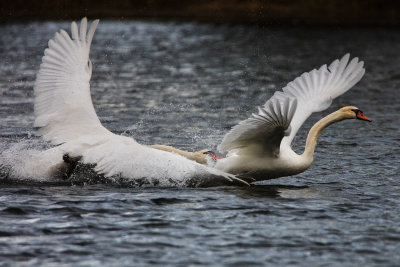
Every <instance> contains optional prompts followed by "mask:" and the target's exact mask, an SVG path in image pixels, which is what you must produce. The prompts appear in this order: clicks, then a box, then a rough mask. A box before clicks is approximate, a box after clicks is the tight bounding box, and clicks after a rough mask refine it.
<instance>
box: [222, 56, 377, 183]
mask: <svg viewBox="0 0 400 267" xmlns="http://www.w3.org/2000/svg"><path fill="white" fill-rule="evenodd" d="M348 62H349V55H345V56H344V57H343V58H342V59H341V60H340V61H339V60H335V61H334V62H333V63H332V64H331V65H330V66H329V68H328V67H327V66H326V65H324V66H322V67H321V68H320V69H319V70H313V71H311V72H308V73H304V74H303V75H302V76H300V77H298V78H296V79H295V80H294V81H293V82H291V83H289V84H288V85H287V86H286V87H285V88H283V90H282V91H278V92H276V93H275V94H274V95H273V96H272V97H271V98H270V99H269V100H268V101H267V102H266V104H265V105H264V106H263V107H262V108H259V112H258V114H253V115H252V117H250V118H249V119H247V120H244V121H242V122H240V123H239V124H238V125H236V126H235V127H234V128H233V129H232V130H231V131H230V132H229V133H228V134H226V135H225V137H224V139H223V141H222V143H221V144H220V145H219V147H218V148H219V150H220V151H221V152H228V154H227V157H226V158H224V159H220V160H218V161H217V163H216V165H215V168H217V169H219V170H223V171H225V172H229V173H233V174H239V175H242V176H249V177H252V178H254V179H256V180H266V179H272V178H277V177H282V176H289V175H294V174H297V173H300V172H303V171H305V170H306V169H308V168H309V167H310V165H311V164H312V162H313V156H314V150H315V146H316V144H317V139H318V137H319V135H320V133H321V131H322V130H323V129H324V128H326V127H327V126H329V125H330V124H332V123H335V122H338V121H341V120H345V119H361V120H367V121H370V120H369V119H368V118H367V117H365V116H364V115H363V114H362V112H361V111H360V110H359V109H357V108H356V107H352V106H349V107H344V108H341V109H340V110H338V111H336V112H333V113H331V114H330V115H328V116H326V117H325V118H323V119H321V120H320V121H318V122H317V123H316V124H315V125H314V126H313V127H312V128H311V130H310V132H309V134H308V137H307V142H306V146H305V150H304V153H303V154H301V155H298V154H296V153H295V152H294V151H293V150H292V149H291V146H290V145H291V142H292V140H293V138H294V137H295V135H296V133H297V131H298V129H299V128H300V127H301V125H302V124H303V123H304V121H305V120H306V119H307V118H308V117H309V116H310V115H311V114H312V113H313V112H318V111H322V110H325V109H327V108H328V107H329V106H330V105H331V103H332V100H333V99H334V98H336V97H338V96H339V95H341V94H343V93H345V92H346V91H347V90H349V89H350V88H351V87H353V86H354V85H355V84H356V83H357V82H358V81H359V80H360V79H361V77H362V76H363V75H364V72H365V70H364V68H363V62H358V59H357V58H354V59H353V60H352V61H351V62H350V63H349V64H348Z"/></svg>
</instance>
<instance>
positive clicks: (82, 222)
mask: <svg viewBox="0 0 400 267" xmlns="http://www.w3.org/2000/svg"><path fill="white" fill-rule="evenodd" d="M60 27H62V28H65V29H67V28H69V23H53V22H49V23H36V22H33V23H27V24H5V25H0V59H1V60H0V92H1V98H0V103H1V105H0V149H1V150H2V151H8V150H9V148H10V147H13V146H15V144H19V146H17V147H19V148H18V149H19V151H16V152H18V153H21V152H22V153H24V149H26V148H28V147H29V148H32V147H33V148H36V149H39V148H41V147H44V146H46V145H45V144H43V143H42V142H41V141H40V138H39V137H36V136H35V133H36V131H35V129H33V127H32V124H33V120H34V116H33V90H32V88H33V84H34V80H35V75H36V73H37V71H38V69H39V64H40V61H41V57H42V55H43V50H44V48H45V47H46V46H47V41H48V39H49V38H51V37H52V36H53V34H54V32H55V31H57V30H58V29H59V28H60ZM399 51H400V32H399V31H398V30H394V29H379V28H374V29H368V28H362V29H357V28H352V29H345V28H313V29H307V28H260V27H256V26H230V25H207V24H174V23H142V22H109V21H103V22H101V23H100V25H99V28H98V30H97V33H96V35H95V38H94V41H93V44H92V53H91V58H92V61H93V64H94V72H93V76H92V81H91V87H92V97H93V101H94V104H95V107H96V110H97V112H98V114H99V117H100V119H101V121H102V122H103V124H104V125H105V126H106V127H107V128H108V129H110V130H112V131H114V132H116V133H124V134H125V135H128V136H132V137H134V138H135V139H137V140H138V141H139V142H141V143H145V144H154V143H161V144H169V145H173V146H177V147H180V148H183V149H188V150H198V149H203V148H206V147H208V148H211V149H216V146H217V145H218V144H219V142H220V141H221V140H222V137H223V135H224V134H225V133H226V132H227V131H228V129H229V128H230V127H231V126H233V125H235V124H236V123H237V122H239V121H240V120H242V119H245V118H247V117H248V116H249V115H250V114H251V112H254V111H255V110H256V109H255V107H256V106H257V105H261V104H263V103H264V102H265V101H266V100H267V99H268V98H269V97H270V96H271V95H272V93H273V92H274V91H275V90H276V89H280V88H281V87H282V86H284V85H285V84H286V83H287V82H289V81H291V80H292V79H294V78H295V77H297V76H298V75H300V74H301V73H302V72H304V71H309V70H311V69H312V68H315V67H319V66H320V65H322V64H324V63H330V62H331V61H332V60H334V59H336V58H338V57H341V56H342V55H343V54H345V53H346V52H350V53H351V54H352V55H353V56H359V57H360V58H361V59H362V60H364V61H365V62H366V70H367V72H366V75H365V77H364V78H363V79H362V80H361V82H360V83H359V84H357V85H356V86H355V88H353V89H352V90H351V91H350V92H348V93H346V94H345V95H344V96H342V97H340V98H339V99H337V100H335V101H334V104H333V106H332V107H331V108H330V109H329V111H327V112H324V114H315V115H314V116H313V117H312V118H311V119H310V120H309V121H307V123H306V125H305V127H304V128H303V129H304V130H302V131H300V132H299V136H298V138H297V139H296V140H295V141H296V144H295V149H296V151H298V152H301V150H302V147H303V146H304V139H305V135H306V131H307V130H308V129H309V128H310V127H311V125H312V124H313V123H314V122H315V121H316V120H317V119H318V118H320V117H321V116H322V115H325V114H327V113H329V112H332V111H334V110H335V109H337V108H340V107H342V106H346V105H355V106H357V107H359V108H360V109H362V110H363V111H364V113H365V114H366V115H367V116H369V117H371V118H372V119H373V123H364V122H361V121H344V122H341V123H338V124H335V125H333V126H331V127H329V128H328V129H326V130H325V131H324V133H323V134H322V136H321V138H320V141H319V145H318V147H317V150H316V155H315V162H314V164H313V165H312V167H311V168H310V169H309V170H307V171H306V172H304V173H302V174H299V175H296V176H293V177H286V178H280V179H276V180H271V181H268V182H263V183H261V184H257V185H255V186H252V187H249V188H234V187H218V188H208V189H188V188H123V187H121V186H117V185H113V184H103V185H91V186H70V185H66V184H52V183H38V182H33V181H21V179H23V177H12V178H8V179H6V177H7V175H6V174H4V173H3V174H1V179H2V182H1V184H0V199H1V201H0V264H2V265H13V266H15V265H29V266H31V265H54V266H56V265H57V266H59V265H61V266H62V265H64V266H68V265H71V266H76V265H84V266H97V265H103V266H121V265H131V266H132V265H135V266H143V265H152V264H159V265H163V266H165V265H180V266H189V265H191V266H196V265H227V266H245V265H247V266H263V265H269V264H270V265H302V266H310V265H313V266H326V265H336V266H356V265H369V266H371V265H380V264H383V265H386V266H390V265H392V266H394V265H397V264H398V263H399V262H400V186H399V185H400V180H399V179H400V175H399V161H400V124H399V122H400V120H399V119H400V115H399V112H400V102H399V97H400V91H399V87H400V68H399V67H400V64H399V56H398V54H399ZM11 158H12V157H10V152H8V153H2V154H0V164H2V165H12V164H13V162H10V161H11ZM3 172H4V170H3Z"/></svg>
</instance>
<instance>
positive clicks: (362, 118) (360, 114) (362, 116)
mask: <svg viewBox="0 0 400 267" xmlns="http://www.w3.org/2000/svg"><path fill="white" fill-rule="evenodd" d="M357 119H359V120H363V121H369V122H371V121H372V120H371V119H370V118H368V117H367V116H364V114H363V113H362V112H357Z"/></svg>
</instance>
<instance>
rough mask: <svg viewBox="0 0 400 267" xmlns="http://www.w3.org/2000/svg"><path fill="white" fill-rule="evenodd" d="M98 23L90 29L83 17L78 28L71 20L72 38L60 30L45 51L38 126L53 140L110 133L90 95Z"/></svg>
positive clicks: (39, 80)
mask: <svg viewBox="0 0 400 267" xmlns="http://www.w3.org/2000/svg"><path fill="white" fill-rule="evenodd" d="M98 23H99V21H98V20H95V21H93V23H92V24H91V25H90V28H89V31H87V19H86V18H83V19H82V21H81V23H80V27H79V29H78V26H77V24H76V23H75V22H72V25H71V32H72V39H71V37H70V36H69V35H68V33H66V32H65V31H64V30H61V31H60V32H58V33H56V35H55V36H54V38H53V39H51V40H50V41H49V48H47V49H46V50H45V52H44V56H43V59H42V64H41V65H40V70H39V73H38V75H37V79H36V83H35V86H34V91H35V117H36V119H35V126H36V127H40V128H41V129H40V133H41V134H42V135H43V138H44V139H45V140H48V141H51V142H52V143H53V144H60V143H63V142H68V141H71V140H74V139H76V138H77V137H79V136H82V135H85V134H91V135H95V134H104V133H110V132H108V130H107V129H105V128H104V127H103V126H102V125H101V123H100V121H99V119H98V117H97V115H96V112H95V110H94V108H93V103H92V99H91V96H90V84H89V81H90V77H91V75H92V64H91V62H90V60H89V52H90V45H91V42H92V39H93V35H94V32H95V30H96V27H97V24H98Z"/></svg>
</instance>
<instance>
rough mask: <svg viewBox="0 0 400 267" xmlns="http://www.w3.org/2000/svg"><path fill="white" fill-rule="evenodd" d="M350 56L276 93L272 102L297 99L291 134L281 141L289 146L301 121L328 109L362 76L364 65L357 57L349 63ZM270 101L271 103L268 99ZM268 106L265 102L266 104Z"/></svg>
mask: <svg viewBox="0 0 400 267" xmlns="http://www.w3.org/2000/svg"><path fill="white" fill-rule="evenodd" d="M349 59H350V55H349V54H346V55H344V56H343V57H342V58H341V59H340V60H338V59H336V60H334V61H333V62H332V63H331V64H330V65H329V67H327V65H322V66H321V67H320V68H319V69H318V70H316V69H314V70H312V71H310V72H307V73H303V74H302V75H301V76H300V77H297V78H296V79H294V81H292V82H290V83H288V84H287V86H285V87H284V88H283V89H282V92H279V91H278V92H276V93H275V94H274V95H273V96H272V98H271V99H280V101H282V99H283V98H284V96H287V97H293V98H296V99H297V109H296V112H295V114H294V116H293V119H292V122H291V124H290V126H291V133H290V135H289V136H287V137H285V138H284V142H285V143H286V144H288V145H290V144H291V142H292V140H293V138H294V137H295V136H296V133H297V131H298V130H299V128H300V127H301V125H302V124H303V123H304V121H305V120H306V119H307V118H308V117H309V116H310V115H311V114H312V113H314V112H319V111H322V110H325V109H327V108H328V107H329V106H330V105H331V103H332V100H333V99H335V98H336V97H338V96H340V95H342V94H344V93H345V92H346V91H347V90H349V89H350V88H351V87H353V86H354V85H355V84H356V83H357V82H358V81H359V80H360V79H361V78H362V76H363V75H364V73H365V69H364V68H363V66H364V63H363V62H362V61H359V60H358V58H353V59H352V60H351V61H350V62H349ZM271 99H270V100H271ZM267 103H268V101H267Z"/></svg>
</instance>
